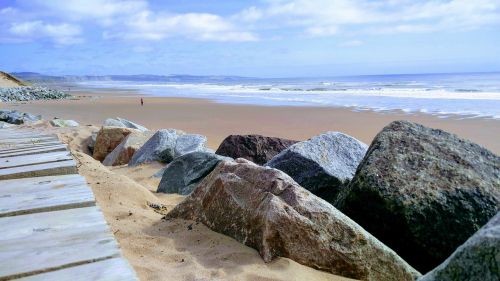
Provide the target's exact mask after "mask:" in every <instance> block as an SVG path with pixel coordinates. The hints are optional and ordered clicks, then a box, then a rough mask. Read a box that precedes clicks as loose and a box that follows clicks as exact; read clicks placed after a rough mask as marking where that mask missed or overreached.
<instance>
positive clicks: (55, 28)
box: [0, 0, 500, 77]
mask: <svg viewBox="0 0 500 281" xmlns="http://www.w3.org/2000/svg"><path fill="white" fill-rule="evenodd" d="M499 46H500V0H474V1H472V0H425V1H424V0H421V1H418V0H386V1H382V0H380V1H370V0H260V1H234V0H225V1H224V0H219V1H216V0H176V1H174V0H166V1H159V0H158V1H155V0H149V1H147V0H123V1H120V0H0V69H2V70H6V71H11V72H14V71H35V72H42V73H47V74H97V75H100V74H141V73H148V74H194V75H243V76H254V77H295V76H338V75H360V74H390V73H433V72H482V71H500V52H499V48H500V47H499Z"/></svg>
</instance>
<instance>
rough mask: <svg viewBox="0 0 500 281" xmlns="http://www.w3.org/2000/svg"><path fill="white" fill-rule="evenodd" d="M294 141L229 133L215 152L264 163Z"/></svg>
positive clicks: (260, 163)
mask: <svg viewBox="0 0 500 281" xmlns="http://www.w3.org/2000/svg"><path fill="white" fill-rule="evenodd" d="M295 143H297V141H294V140H288V139H281V138H275V137H265V136H261V135H230V136H228V137H227V138H225V139H224V140H223V141H222V143H221V144H220V145H219V148H217V151H215V153H216V154H219V155H222V156H227V157H231V158H234V159H236V158H245V159H247V160H250V161H252V162H254V163H256V164H259V165H264V164H265V163H267V162H268V161H269V160H271V158H273V157H274V156H275V155H276V154H278V153H280V152H281V151H283V150H284V149H286V148H288V147H289V146H291V145H292V144H295Z"/></svg>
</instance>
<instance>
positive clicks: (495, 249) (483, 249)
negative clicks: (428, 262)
mask: <svg viewBox="0 0 500 281" xmlns="http://www.w3.org/2000/svg"><path fill="white" fill-rule="evenodd" d="M499 266H500V213H497V214H496V215H495V216H494V217H493V218H492V219H491V220H490V221H489V222H488V223H487V224H486V225H485V226H483V227H482V228H481V229H479V231H478V232H476V233H475V234H474V235H473V236H472V237H471V238H469V239H468V240H467V241H466V242H465V243H464V244H462V245H461V246H460V247H458V249H457V250H456V251H455V252H453V254H452V255H451V256H450V257H449V258H447V259H446V260H445V261H444V262H443V263H442V264H440V265H439V266H438V267H436V268H435V269H433V270H432V271H431V272H429V273H427V274H426V275H424V276H422V277H421V278H419V279H418V281H455V280H462V281H476V280H481V281H497V280H500V271H499V268H500V267H499Z"/></svg>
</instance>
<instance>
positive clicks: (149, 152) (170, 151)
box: [128, 129, 184, 166]
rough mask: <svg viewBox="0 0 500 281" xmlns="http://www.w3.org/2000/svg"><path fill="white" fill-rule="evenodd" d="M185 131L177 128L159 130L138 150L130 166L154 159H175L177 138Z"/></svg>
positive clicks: (161, 160) (164, 160)
mask: <svg viewBox="0 0 500 281" xmlns="http://www.w3.org/2000/svg"><path fill="white" fill-rule="evenodd" d="M182 134H184V132H182V131H179V130H175V129H163V130H159V131H157V132H156V133H155V134H154V135H153V136H152V137H151V138H150V139H149V140H148V141H147V142H146V143H145V144H144V145H143V146H142V147H141V148H139V150H137V152H136V153H135V154H134V156H133V157H132V159H131V160H130V162H129V163H128V164H129V165H130V166H137V165H139V164H143V163H150V162H153V161H158V162H164V163H168V162H170V161H172V160H173V159H174V154H175V152H174V149H175V144H176V141H177V138H178V136H179V135H182Z"/></svg>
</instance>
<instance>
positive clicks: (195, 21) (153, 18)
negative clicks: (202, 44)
mask: <svg viewBox="0 0 500 281" xmlns="http://www.w3.org/2000/svg"><path fill="white" fill-rule="evenodd" d="M108 36H109V37H117V38H125V39H146V40H162V39H165V38H169V37H185V38H189V39H194V40H200V41H255V40H257V37H256V36H255V35H253V34H252V33H249V32H244V31H239V30H238V29H237V28H235V27H234V26H233V25H232V24H231V23H230V22H228V21H227V20H224V19H223V18H221V17H220V16H218V15H214V14H206V13H187V14H163V15H160V14H154V13H151V12H149V11H143V12H141V13H139V14H136V15H134V16H133V17H131V18H130V20H129V21H128V22H126V23H125V29H122V31H118V32H115V33H113V35H112V36H110V35H109V34H108Z"/></svg>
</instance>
